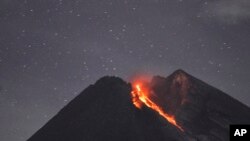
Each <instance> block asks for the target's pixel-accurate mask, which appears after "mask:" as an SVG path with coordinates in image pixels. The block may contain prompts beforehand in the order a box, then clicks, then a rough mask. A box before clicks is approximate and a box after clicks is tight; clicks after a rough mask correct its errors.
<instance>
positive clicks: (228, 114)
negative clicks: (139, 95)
mask: <svg viewBox="0 0 250 141" xmlns="http://www.w3.org/2000/svg"><path fill="white" fill-rule="evenodd" d="M148 86H149V87H150V90H151V95H150V98H151V99H152V101H154V102H155V103H156V104H157V105H158V106H159V107H161V108H162V109H163V110H164V111H165V112H166V113H168V114H171V115H173V116H174V117H175V119H176V121H177V122H178V123H179V125H180V126H181V127H182V128H183V130H184V131H181V130H179V129H178V128H177V127H175V126H174V125H172V124H171V123H170V122H168V121H167V120H165V119H164V118H163V117H161V116H160V115H159V114H158V113H157V112H156V111H154V110H153V109H150V108H148V107H146V106H143V107H142V108H141V109H138V108H136V107H135V106H134V105H133V102H132V100H131V91H132V86H131V84H130V83H127V82H125V81H123V80H122V79H120V78H118V77H110V76H106V77H103V78H101V79H99V80H98V81H97V82H96V83H95V84H94V85H90V86H89V87H87V88H86V89H85V90H84V91H83V92H82V93H80V94H79V95H78V96H77V97H76V98H75V99H73V100H72V101H71V102H70V103H69V104H68V105H66V106H65V107H64V108H63V109H62V110H61V111H59V113H58V114H57V115H56V116H54V117H53V118H52V119H51V120H50V121H49V122H48V123H47V124H45V125H44V126H43V127H42V128H41V129H40V130H38V131H37V132H36V133H35V134H34V135H33V136H32V137H31V138H29V139H28V141H228V140H229V125H230V124H250V108H249V107H247V106H246V105H244V104H242V103H240V102H239V101H237V100H236V99H234V98H232V97H230V96H229V95H227V94H225V93H224V92H222V91H220V90H218V89H216V88H214V87H212V86H210V85H208V84H206V83H204V82H203V81H201V80H199V79H197V78H195V77H193V76H191V75H189V74H188V73H186V72H184V71H183V70H177V71H175V72H174V73H173V74H171V75H170V76H168V77H166V78H165V77H161V76H154V77H153V78H152V80H151V82H149V85H148Z"/></svg>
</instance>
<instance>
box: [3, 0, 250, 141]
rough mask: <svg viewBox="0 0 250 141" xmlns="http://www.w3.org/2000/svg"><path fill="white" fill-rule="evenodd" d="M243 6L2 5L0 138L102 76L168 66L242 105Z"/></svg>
mask: <svg viewBox="0 0 250 141" xmlns="http://www.w3.org/2000/svg"><path fill="white" fill-rule="evenodd" d="M249 9H250V2H248V1H247V0H219V1H214V0H212V1H208V0H192V1H191V0H70V1H67V0H36V1H32V0H2V1H0V29H1V32H0V112H1V115H0V124H1V128H0V140H6V141H11V140H15V141H24V140H26V139H27V138H29V137H30V136H31V135H32V134H33V133H34V132H35V131H37V130H38V129H39V128H41V127H42V126H43V125H44V124H45V123H46V122H47V121H48V120H49V119H50V118H51V117H53V116H54V115H55V114H56V113H57V112H58V111H59V110H60V109H61V108H62V107H63V106H65V105H66V104H67V103H68V102H69V101H70V100H72V99H73V98H74V97H75V96H76V95H77V94H79V93H80V92H81V91H82V90H83V89H84V88H86V87H87V86H88V85H90V84H93V83H94V82H95V81H96V80H98V79H99V78H100V77H102V76H105V75H115V76H119V77H121V78H123V79H125V80H129V79H130V78H131V77H132V76H133V75H135V74H140V73H146V74H152V75H161V76H168V75H169V74H170V73H171V72H173V71H174V70H176V69H179V68H181V69H183V70H185V71H187V72H188V73H190V74H191V75H193V76H195V77H197V78H199V79H201V80H203V81H205V82H207V83H209V84H211V85H213V86H215V87H217V88H219V89H221V90H222V91H224V92H226V93H228V94H229V95H231V96H232V97H234V98H236V99H238V100H239V101H241V102H243V103H245V104H246V105H248V106H249V105H250V96H249V91H250V87H249V86H250V62H249V60H250V56H249V53H250V48H249V45H250V40H249V38H250V26H249V25H250V14H249V13H250V10H249Z"/></svg>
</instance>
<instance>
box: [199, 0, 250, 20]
mask: <svg viewBox="0 0 250 141" xmlns="http://www.w3.org/2000/svg"><path fill="white" fill-rule="evenodd" d="M203 11H205V14H204V15H206V16H205V17H206V18H207V17H213V18H214V19H215V20H217V21H219V22H222V23H225V24H239V23H242V22H246V21H250V1H249V0H219V1H213V2H210V3H209V2H208V3H205V6H204V9H203Z"/></svg>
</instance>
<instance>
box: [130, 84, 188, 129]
mask: <svg viewBox="0 0 250 141" xmlns="http://www.w3.org/2000/svg"><path fill="white" fill-rule="evenodd" d="M131 95H132V102H133V104H134V105H135V107H137V108H139V109H141V108H142V106H143V104H144V105H146V106H147V107H149V108H151V109H153V110H154V111H156V112H157V113H159V114H160V115H161V116H162V117H163V118H165V119H166V120H167V121H168V122H170V123H171V124H173V125H174V126H176V127H177V128H178V129H180V130H181V131H184V130H183V129H182V127H181V126H180V125H178V124H177V123H176V120H175V117H174V116H173V115H169V114H167V113H166V112H164V110H162V108H161V107H159V106H158V105H157V104H156V103H154V102H153V101H152V100H151V99H150V98H149V93H148V90H147V89H146V88H142V87H141V85H140V84H136V85H135V86H134V90H133V91H132V92H131Z"/></svg>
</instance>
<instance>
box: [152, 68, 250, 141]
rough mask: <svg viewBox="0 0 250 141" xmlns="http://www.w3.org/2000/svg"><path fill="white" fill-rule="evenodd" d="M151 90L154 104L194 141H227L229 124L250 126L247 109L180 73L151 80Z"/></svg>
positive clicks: (215, 90) (249, 115) (202, 83)
mask: <svg viewBox="0 0 250 141" xmlns="http://www.w3.org/2000/svg"><path fill="white" fill-rule="evenodd" d="M151 87H152V88H151V89H152V90H153V91H154V99H155V101H156V102H157V103H158V104H159V105H161V107H164V109H165V111H166V112H167V113H171V114H174V115H175V116H176V118H177V121H178V122H179V123H180V124H181V125H182V126H183V128H184V129H186V133H188V134H190V135H191V136H192V137H194V138H200V139H203V140H212V141H217V140H218V141H219V140H223V141H227V140H229V135H228V133H229V125H230V124H250V109H249V107H247V106H245V105H244V104H242V103H240V102H239V101H237V100H236V99H234V98H232V97H230V96H229V95H227V94H225V93H224V92H222V91H220V90H218V89H216V88H214V87H212V86H210V85H208V84H206V83H204V82H203V81H201V80H198V79H196V78H194V77H193V76H191V75H189V74H187V73H186V72H184V71H183V70H177V71H175V72H174V73H173V74H171V75H170V76H168V77H167V78H163V77H160V76H156V77H154V78H153V79H152V82H151Z"/></svg>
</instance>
